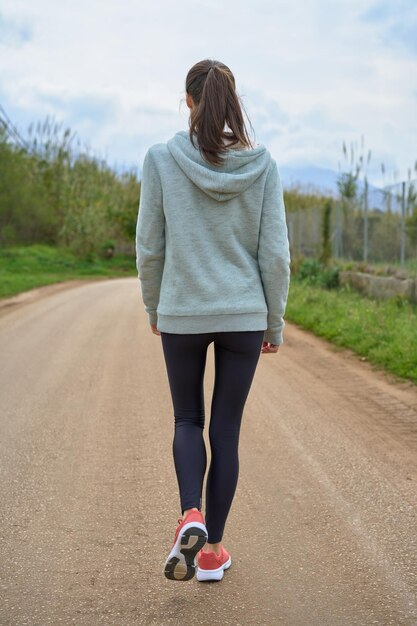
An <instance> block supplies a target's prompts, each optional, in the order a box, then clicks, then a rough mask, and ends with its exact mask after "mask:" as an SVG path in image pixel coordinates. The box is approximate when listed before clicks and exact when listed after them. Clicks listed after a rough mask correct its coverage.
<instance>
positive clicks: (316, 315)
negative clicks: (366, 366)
mask: <svg viewBox="0 0 417 626" xmlns="http://www.w3.org/2000/svg"><path fill="white" fill-rule="evenodd" d="M285 318H286V319H288V321H290V322H294V323H295V324H297V325H299V326H300V327H302V328H305V329H306V330H310V331H312V332H313V333H314V334H316V335H319V336H321V337H324V338H325V339H328V340H329V341H331V342H332V343H334V344H336V345H338V346H341V347H344V348H350V349H352V350H353V351H354V352H356V353H357V354H359V355H360V356H362V357H365V358H366V359H367V360H368V361H369V362H370V363H373V364H375V365H377V366H379V367H382V368H385V369H386V370H388V371H390V372H392V373H393V374H396V375H397V376H400V377H401V378H406V379H409V380H411V381H413V382H415V383H417V307H416V306H415V305H413V304H410V303H409V302H407V301H404V300H402V299H401V298H396V299H390V300H385V301H384V300H374V299H371V298H367V297H364V296H362V295H361V294H359V293H357V292H356V291H354V290H353V289H352V288H350V287H349V286H348V285H346V286H343V287H339V288H336V289H325V288H323V287H320V286H317V285H309V284H307V283H306V282H305V281H304V282H303V281H301V280H298V279H297V278H296V277H292V278H291V284H290V292H289V297H288V303H287V308H286V314H285Z"/></svg>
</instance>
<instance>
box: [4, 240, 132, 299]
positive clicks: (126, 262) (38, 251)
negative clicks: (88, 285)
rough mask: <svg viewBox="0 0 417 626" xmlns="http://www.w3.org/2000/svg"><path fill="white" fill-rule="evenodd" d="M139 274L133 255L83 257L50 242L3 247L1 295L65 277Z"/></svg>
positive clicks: (55, 281) (11, 294)
mask: <svg viewBox="0 0 417 626" xmlns="http://www.w3.org/2000/svg"><path fill="white" fill-rule="evenodd" d="M135 274H136V266H135V259H134V258H132V256H131V255H118V256H115V257H113V258H111V259H103V258H100V257H93V258H91V259H88V260H82V259H78V258H77V257H76V256H75V255H74V254H73V253H72V252H71V251H69V250H66V249H63V248H56V247H54V246H48V245H40V244H38V245H32V246H16V247H10V248H3V249H0V298H6V297H8V296H13V295H15V294H17V293H21V292H22V291H27V290H28V289H33V288H34V287H41V286H43V285H49V284H51V283H58V282H62V281H64V280H78V279H83V278H94V277H97V276H109V277H112V276H130V275H131V276H134V275H135Z"/></svg>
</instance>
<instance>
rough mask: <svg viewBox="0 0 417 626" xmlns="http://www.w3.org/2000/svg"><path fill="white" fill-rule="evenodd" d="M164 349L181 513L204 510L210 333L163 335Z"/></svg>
mask: <svg viewBox="0 0 417 626" xmlns="http://www.w3.org/2000/svg"><path fill="white" fill-rule="evenodd" d="M161 340H162V347H163V352H164V357H165V364H166V369H167V374H168V380H169V385H170V389H171V396H172V403H173V408H174V416H175V420H174V428H175V430H174V440H173V446H172V450H173V455H174V465H175V471H176V474H177V480H178V486H179V492H180V504H181V513H184V511H185V509H191V508H193V507H196V508H198V509H199V510H201V508H202V498H201V496H202V489H203V481H204V474H205V471H206V464H207V455H206V446H205V443H204V438H203V429H204V421H205V414H204V371H205V366H206V357H207V348H208V345H209V344H210V342H211V341H212V340H213V338H212V336H211V335H209V334H195V335H192V334H186V335H180V334H174V333H165V332H161Z"/></svg>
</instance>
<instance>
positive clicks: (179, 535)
mask: <svg viewBox="0 0 417 626" xmlns="http://www.w3.org/2000/svg"><path fill="white" fill-rule="evenodd" d="M206 541H207V528H206V524H205V522H204V518H203V515H202V513H201V511H197V510H194V509H192V510H191V511H190V512H189V513H188V515H187V516H186V518H185V519H184V520H183V519H182V517H180V518H179V519H178V526H177V529H176V531H175V538H174V543H173V544H172V548H171V552H170V553H169V555H168V557H167V559H166V561H165V565H164V574H165V576H166V577H167V578H169V579H170V580H190V578H192V577H193V576H194V574H195V568H196V557H197V553H198V551H199V550H201V548H202V547H203V546H204V545H205V543H206Z"/></svg>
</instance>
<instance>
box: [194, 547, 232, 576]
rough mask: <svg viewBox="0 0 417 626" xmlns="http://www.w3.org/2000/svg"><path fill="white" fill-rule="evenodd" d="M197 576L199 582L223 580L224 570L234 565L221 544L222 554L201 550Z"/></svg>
mask: <svg viewBox="0 0 417 626" xmlns="http://www.w3.org/2000/svg"><path fill="white" fill-rule="evenodd" d="M197 564H198V567H197V574H196V578H197V580H199V581H206V580H221V579H222V578H223V575H224V570H225V569H228V568H229V567H230V566H231V564H232V559H231V556H230V554H229V553H228V551H227V550H226V549H225V548H223V546H222V544H220V554H218V555H217V554H216V553H215V552H206V551H205V550H200V552H199V553H198V555H197Z"/></svg>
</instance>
